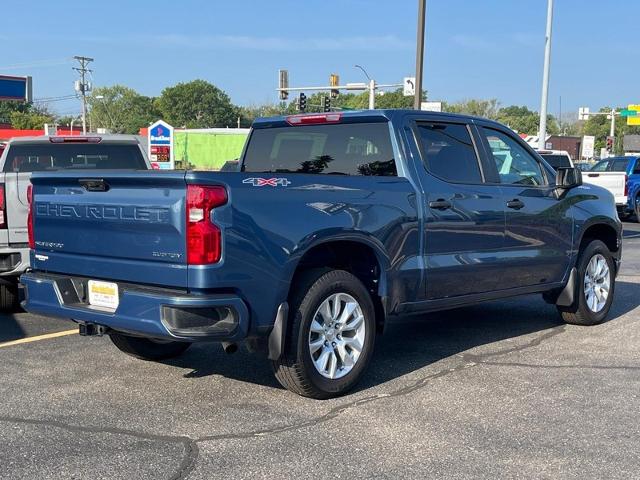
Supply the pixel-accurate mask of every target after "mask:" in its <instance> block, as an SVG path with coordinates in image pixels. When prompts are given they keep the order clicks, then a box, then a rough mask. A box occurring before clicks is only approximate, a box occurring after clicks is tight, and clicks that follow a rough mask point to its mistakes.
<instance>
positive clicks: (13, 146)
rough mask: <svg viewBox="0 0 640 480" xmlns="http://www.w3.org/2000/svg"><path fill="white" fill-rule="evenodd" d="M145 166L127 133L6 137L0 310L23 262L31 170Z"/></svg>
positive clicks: (1, 165)
mask: <svg viewBox="0 0 640 480" xmlns="http://www.w3.org/2000/svg"><path fill="white" fill-rule="evenodd" d="M150 168H151V167H150V164H149V161H148V159H147V158H146V155H145V153H144V150H143V149H142V146H141V145H140V142H139V141H138V139H137V138H136V137H134V136H132V135H131V136H129V135H112V136H72V137H49V136H42V137H23V138H16V139H13V140H11V141H10V142H9V143H8V144H7V145H6V148H5V149H4V151H3V152H2V156H0V169H1V172H2V173H0V310H3V311H10V310H13V309H15V308H17V306H18V295H17V293H18V277H19V276H20V275H21V274H22V273H23V272H24V271H25V270H26V269H27V268H28V267H29V245H28V237H27V215H28V211H29V202H28V199H27V187H28V186H29V183H30V181H29V180H30V178H31V174H32V173H33V172H41V171H55V170H95V169H109V170H112V169H135V170H148V169H150Z"/></svg>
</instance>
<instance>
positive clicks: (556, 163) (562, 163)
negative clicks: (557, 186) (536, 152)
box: [540, 153, 571, 168]
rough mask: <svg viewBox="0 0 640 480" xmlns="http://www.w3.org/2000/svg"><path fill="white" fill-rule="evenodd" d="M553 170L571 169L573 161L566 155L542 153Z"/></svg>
mask: <svg viewBox="0 0 640 480" xmlns="http://www.w3.org/2000/svg"><path fill="white" fill-rule="evenodd" d="M540 155H541V156H542V158H544V159H545V160H546V162H547V163H548V164H549V165H551V166H552V167H553V168H570V167H571V160H570V159H569V157H567V156H566V155H558V154H550V153H542V154H540Z"/></svg>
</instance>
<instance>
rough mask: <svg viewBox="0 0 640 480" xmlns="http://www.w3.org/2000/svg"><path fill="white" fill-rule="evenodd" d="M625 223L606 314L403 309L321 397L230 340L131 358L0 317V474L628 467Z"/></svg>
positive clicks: (638, 321) (538, 302)
mask: <svg viewBox="0 0 640 480" xmlns="http://www.w3.org/2000/svg"><path fill="white" fill-rule="evenodd" d="M625 228H626V231H625V240H624V261H623V269H622V272H621V274H620V276H619V277H618V282H617V287H616V292H615V301H614V304H613V308H612V313H611V315H610V317H609V320H608V321H607V322H606V323H604V324H602V325H599V326H596V327H577V326H567V325H564V324H563V323H561V321H560V318H559V316H558V315H557V314H556V311H555V309H554V308H553V307H551V306H549V305H547V304H545V303H544V302H543V301H542V299H540V298H539V297H537V296H534V297H526V298H519V299H513V300H509V301H500V302H494V303H487V304H483V305H478V306H474V307H469V308H463V309H458V310H455V311H451V312H446V313H441V314H437V315H430V316H429V317H425V318H418V319H416V318H414V319H410V320H409V319H408V320H407V322H406V323H403V324H401V325H396V326H394V327H393V328H391V329H389V330H388V331H387V332H386V333H385V335H384V336H382V337H381V338H379V341H378V344H377V346H376V354H375V357H374V360H373V362H372V364H371V366H370V369H369V371H368V373H367V375H366V376H365V378H364V381H363V382H362V383H361V384H360V385H359V388H358V389H357V390H356V391H355V392H354V393H352V394H351V395H348V396H346V397H343V398H339V399H335V400H329V401H322V402H320V401H313V400H308V399H304V398H301V397H297V396H295V395H293V394H291V393H289V392H287V391H286V390H284V389H282V388H281V387H280V386H279V385H278V384H277V383H276V380H275V379H274V377H273V376H272V374H271V370H270V368H269V366H268V364H267V363H266V362H265V361H263V360H261V359H260V358H258V357H255V356H252V355H250V354H248V353H245V352H244V351H240V352H238V353H236V354H235V355H231V356H230V355H226V354H224V353H223V352H222V349H221V347H220V346H219V345H217V344H215V345H214V344H211V345H199V346H195V347H193V348H192V349H190V350H189V351H187V353H186V354H185V355H184V356H182V357H181V358H179V359H177V360H173V361H169V362H166V363H149V362H143V361H140V360H136V359H133V358H131V357H128V356H126V355H124V354H122V353H120V352H119V351H118V350H116V348H115V347H114V346H113V345H112V344H111V342H110V341H109V340H108V339H107V338H81V337H79V336H78V335H76V334H71V333H70V332H68V331H69V330H70V329H71V328H73V324H70V323H67V322H63V321H57V320H51V319H46V318H43V317H36V316H33V315H29V314H27V313H18V314H15V315H4V316H1V317H0V445H2V448H0V478H11V479H16V478H25V479H26V478H29V479H32V478H39V479H45V478H47V479H48V478H52V479H53V478H55V479H63V478H64V479H68V478H74V479H85V478H86V479H99V478H109V479H114V478H122V479H131V478H136V479H139V480H142V479H176V478H189V479H210V478H218V477H229V478H311V477H313V478H356V477H358V478H371V477H376V478H495V477H500V478H554V479H556V478H581V479H584V478H607V479H613V478H620V479H629V478H639V477H640V474H639V473H638V472H640V453H639V451H640V448H639V445H640V443H639V441H638V439H639V438H640V421H638V412H640V348H639V346H640V308H638V305H639V304H640V225H639V224H637V223H626V224H625ZM57 332H63V333H62V334H59V333H57ZM48 334H53V335H48ZM43 335H44V336H43ZM25 339H27V340H34V341H25Z"/></svg>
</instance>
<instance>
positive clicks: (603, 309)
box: [558, 240, 615, 325]
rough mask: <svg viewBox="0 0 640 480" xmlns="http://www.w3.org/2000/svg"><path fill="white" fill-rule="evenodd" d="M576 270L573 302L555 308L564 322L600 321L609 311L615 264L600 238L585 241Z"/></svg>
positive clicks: (585, 323) (591, 323)
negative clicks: (587, 242)
mask: <svg viewBox="0 0 640 480" xmlns="http://www.w3.org/2000/svg"><path fill="white" fill-rule="evenodd" d="M577 271H578V275H577V283H578V285H576V292H575V298H574V301H573V304H572V305H570V306H569V307H558V310H559V311H560V314H561V315H562V318H563V319H564V321H565V322H567V323H572V324H575V325H596V324H598V323H601V322H602V321H603V320H604V319H605V318H606V316H607V314H608V313H609V309H610V308H611V303H612V302H613V293H614V289H615V265H614V263H613V258H612V256H611V252H610V251H609V249H608V248H607V246H606V245H605V244H604V243H603V242H601V241H600V240H592V241H591V242H590V243H589V244H587V245H586V246H585V247H584V248H583V250H582V252H581V253H580V258H579V259H578V264H577Z"/></svg>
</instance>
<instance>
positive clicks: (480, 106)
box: [442, 98, 500, 120]
mask: <svg viewBox="0 0 640 480" xmlns="http://www.w3.org/2000/svg"><path fill="white" fill-rule="evenodd" d="M499 106H500V102H498V100H497V99H495V98H491V99H489V100H478V99H475V98H471V99H467V100H462V101H460V102H456V103H446V102H445V103H444V105H443V106H442V110H443V111H445V112H451V113H463V114H465V115H474V116H476V117H483V118H489V119H491V120H495V119H496V118H497V114H498V110H499Z"/></svg>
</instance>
